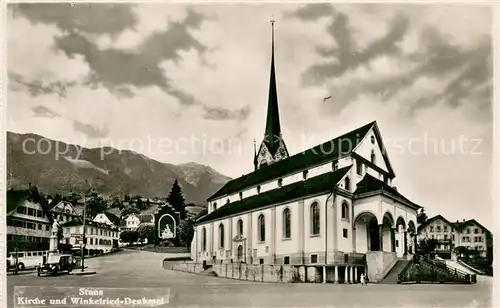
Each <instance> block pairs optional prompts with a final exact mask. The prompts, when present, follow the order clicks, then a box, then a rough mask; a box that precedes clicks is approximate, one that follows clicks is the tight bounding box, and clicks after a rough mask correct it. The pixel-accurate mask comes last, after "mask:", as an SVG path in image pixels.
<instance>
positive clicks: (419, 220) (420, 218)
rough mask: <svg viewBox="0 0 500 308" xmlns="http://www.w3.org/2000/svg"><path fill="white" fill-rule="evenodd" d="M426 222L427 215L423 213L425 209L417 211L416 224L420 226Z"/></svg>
mask: <svg viewBox="0 0 500 308" xmlns="http://www.w3.org/2000/svg"><path fill="white" fill-rule="evenodd" d="M426 221H427V214H426V213H425V209H424V208H421V209H420V210H419V213H418V214H417V223H418V224H420V225H421V224H423V223H424V222H426Z"/></svg>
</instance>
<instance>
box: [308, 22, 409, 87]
mask: <svg viewBox="0 0 500 308" xmlns="http://www.w3.org/2000/svg"><path fill="white" fill-rule="evenodd" d="M407 30H408V19H407V18H406V17H404V16H401V15H397V16H395V17H394V18H393V19H392V20H391V21H390V22H389V27H388V30H387V32H386V33H385V34H384V35H383V36H382V37H379V38H377V39H375V40H373V41H370V42H369V43H368V44H367V46H366V47H364V48H363V49H361V48H358V47H357V46H356V41H355V37H354V34H353V32H352V29H351V28H350V25H349V17H348V16H347V15H345V14H343V13H339V14H337V16H336V17H335V18H334V20H333V21H332V23H331V25H330V26H329V27H328V32H329V33H330V35H331V36H332V38H333V40H334V44H335V47H333V48H323V49H320V50H319V51H318V52H319V53H320V54H321V55H323V57H324V58H325V59H327V62H326V63H322V64H317V65H314V66H312V67H311V68H309V70H308V71H307V72H306V73H305V79H306V83H307V81H308V80H314V82H322V81H324V80H326V79H329V78H338V77H341V76H342V75H344V74H345V73H346V72H348V71H349V70H354V69H356V68H358V67H359V66H361V65H363V64H367V63H369V62H370V61H372V60H374V59H376V58H377V57H380V56H383V55H386V54H394V53H397V52H398V46H397V44H398V43H399V42H400V41H401V40H402V38H403V37H404V35H405V33H406V31H407Z"/></svg>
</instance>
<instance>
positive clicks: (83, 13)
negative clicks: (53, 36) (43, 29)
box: [9, 2, 137, 35]
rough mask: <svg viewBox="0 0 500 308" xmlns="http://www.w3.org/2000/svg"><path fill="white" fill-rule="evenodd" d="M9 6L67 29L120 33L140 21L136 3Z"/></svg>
mask: <svg viewBox="0 0 500 308" xmlns="http://www.w3.org/2000/svg"><path fill="white" fill-rule="evenodd" d="M9 7H10V8H11V10H12V11H14V12H15V13H17V12H19V13H20V14H21V15H23V16H25V17H26V18H27V19H28V20H30V21H31V22H32V23H34V24H38V23H44V24H53V25H55V26H57V27H58V28H59V29H61V30H62V31H63V32H66V31H68V32H73V31H78V32H84V33H89V34H102V33H109V34H113V35H116V34H118V33H120V32H122V31H123V30H125V29H133V28H134V27H135V26H136V24H137V19H136V16H135V15H134V14H133V12H132V8H133V5H131V4H126V3H120V4H106V3H99V4H96V3H78V2H77V3H72V4H70V3H42V4H35V3H19V4H11V5H9ZM110 16H113V18H110Z"/></svg>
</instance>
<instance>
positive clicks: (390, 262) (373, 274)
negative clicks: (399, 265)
mask: <svg viewBox="0 0 500 308" xmlns="http://www.w3.org/2000/svg"><path fill="white" fill-rule="evenodd" d="M397 260H398V258H397V255H396V253H395V252H385V251H369V252H367V253H366V265H367V268H368V273H367V274H368V279H369V280H370V281H371V282H379V281H381V280H382V279H384V276H385V274H387V273H388V271H389V270H390V269H391V268H392V267H393V266H394V264H395V263H396V262H397Z"/></svg>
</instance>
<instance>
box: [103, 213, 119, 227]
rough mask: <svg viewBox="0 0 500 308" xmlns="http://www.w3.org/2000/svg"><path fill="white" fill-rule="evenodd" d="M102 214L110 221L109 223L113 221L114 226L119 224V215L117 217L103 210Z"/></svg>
mask: <svg viewBox="0 0 500 308" xmlns="http://www.w3.org/2000/svg"><path fill="white" fill-rule="evenodd" d="M103 214H104V215H105V216H106V217H108V219H109V221H111V223H113V224H114V225H115V226H118V225H120V217H118V216H116V215H115V214H112V213H110V212H104V213H103Z"/></svg>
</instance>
